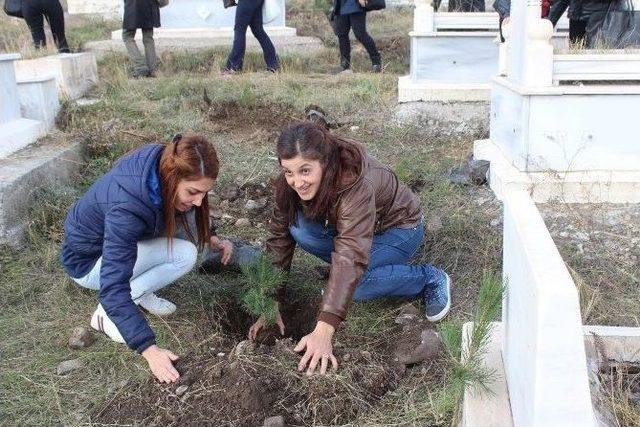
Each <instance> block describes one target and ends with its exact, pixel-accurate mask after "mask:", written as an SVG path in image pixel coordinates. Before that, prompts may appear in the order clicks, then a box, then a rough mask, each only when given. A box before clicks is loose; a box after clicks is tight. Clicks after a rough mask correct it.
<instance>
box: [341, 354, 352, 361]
mask: <svg viewBox="0 0 640 427" xmlns="http://www.w3.org/2000/svg"><path fill="white" fill-rule="evenodd" d="M349 360H351V354H349V353H345V355H344V356H342V361H343V362H348V361H349Z"/></svg>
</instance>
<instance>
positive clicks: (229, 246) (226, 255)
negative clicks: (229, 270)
mask: <svg viewBox="0 0 640 427" xmlns="http://www.w3.org/2000/svg"><path fill="white" fill-rule="evenodd" d="M209 245H210V246H211V249H212V250H214V251H220V252H222V259H221V260H220V262H221V263H222V265H227V263H228V262H229V260H230V259H231V255H233V243H231V241H229V240H226V239H225V240H220V238H219V237H218V236H211V238H210V239H209Z"/></svg>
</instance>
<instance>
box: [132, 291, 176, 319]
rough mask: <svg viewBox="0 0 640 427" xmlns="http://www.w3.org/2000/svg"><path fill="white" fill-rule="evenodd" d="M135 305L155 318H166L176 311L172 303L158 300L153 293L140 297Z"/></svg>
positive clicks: (162, 299) (161, 299)
mask: <svg viewBox="0 0 640 427" xmlns="http://www.w3.org/2000/svg"><path fill="white" fill-rule="evenodd" d="M135 303H136V304H138V305H139V306H140V307H142V308H144V309H145V310H147V311H148V312H149V313H151V314H155V315H156V316H168V315H170V314H172V313H173V312H174V311H176V305H175V304H174V303H172V302H171V301H167V300H166V299H164V298H160V297H159V296H157V295H156V294H154V293H150V294H144V295H142V296H141V297H140V298H138V299H137V300H136V301H135Z"/></svg>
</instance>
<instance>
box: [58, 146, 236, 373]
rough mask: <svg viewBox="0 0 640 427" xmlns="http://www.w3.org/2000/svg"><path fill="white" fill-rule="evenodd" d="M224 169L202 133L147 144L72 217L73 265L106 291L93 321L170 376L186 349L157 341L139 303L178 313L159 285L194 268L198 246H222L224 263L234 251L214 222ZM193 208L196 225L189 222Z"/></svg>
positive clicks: (69, 246) (77, 274) (66, 254)
mask: <svg viewBox="0 0 640 427" xmlns="http://www.w3.org/2000/svg"><path fill="white" fill-rule="evenodd" d="M218 169H219V164H218V157H217V154H216V151H215V149H214V147H213V145H212V144H211V143H210V142H209V141H208V140H207V139H206V138H204V137H202V136H199V135H195V134H185V135H180V134H178V135H176V136H175V137H174V138H173V141H172V142H171V143H169V144H166V145H165V144H157V143H155V144H147V145H144V146H142V147H141V148H139V149H137V150H135V151H133V152H132V153H129V154H127V155H125V156H124V157H122V158H121V159H120V160H119V161H118V162H117V163H116V165H115V166H114V167H113V169H111V171H109V172H107V173H106V174H105V175H103V176H102V177H101V178H99V179H98V180H97V181H96V182H95V183H94V184H93V185H92V186H91V187H90V188H89V190H88V191H87V192H86V193H85V194H84V195H83V196H82V197H81V198H80V199H79V200H77V201H76V202H75V203H74V205H73V206H72V207H71V208H70V210H69V213H68V215H67V218H66V220H65V223H64V230H65V239H64V243H63V246H62V255H61V259H62V264H63V265H64V268H65V270H66V272H67V273H68V274H69V275H70V276H71V277H72V278H73V280H74V281H75V282H76V283H78V284H79V285H80V286H82V287H85V288H89V289H93V290H97V291H99V304H98V307H97V309H96V310H95V312H94V313H93V316H92V317H91V326H92V327H93V328H94V329H96V330H99V331H101V332H104V333H105V334H107V335H108V336H109V337H110V338H111V339H112V340H114V341H117V342H121V343H126V344H127V345H128V346H129V347H130V348H131V349H133V350H135V351H137V352H138V353H140V354H142V356H144V358H145V359H146V360H147V362H148V363H149V367H150V368H151V371H152V372H153V374H154V375H155V376H156V378H158V380H160V381H162V382H174V381H176V380H177V379H178V377H179V374H178V372H177V370H176V369H175V368H174V366H173V363H172V362H173V361H174V360H176V359H177V358H178V356H176V355H175V354H174V353H172V352H171V351H169V350H166V349H162V348H160V347H158V346H157V345H156V340H155V335H154V333H153V331H152V330H151V328H150V327H149V324H148V323H147V321H146V319H145V317H144V316H143V314H142V312H141V310H140V308H139V307H142V308H144V309H145V310H146V311H148V312H150V313H152V314H156V315H158V316H166V315H169V314H171V313H173V312H174V311H175V310H176V306H175V305H174V304H173V303H171V302H169V301H167V300H165V299H162V298H159V297H157V296H156V295H155V294H154V292H155V291H157V290H158V289H161V288H163V287H165V286H167V285H168V284H170V283H172V282H174V281H175V280H177V279H179V278H180V277H181V276H183V275H184V274H186V273H188V272H189V271H190V270H191V269H192V268H193V266H194V264H195V262H196V259H197V255H198V248H203V247H204V246H205V245H207V244H208V245H210V246H211V247H212V248H213V249H217V250H219V251H220V252H221V253H222V263H223V264H226V263H227V261H229V259H230V258H231V255H232V251H233V246H232V245H231V243H230V242H229V241H228V240H220V239H219V238H218V237H217V236H215V232H212V230H211V228H210V226H209V205H208V200H207V193H208V192H209V191H210V190H211V189H212V188H213V184H214V182H215V180H216V178H217V176H218ZM190 214H195V226H189V223H188V221H187V215H190ZM179 229H183V230H184V231H185V236H186V237H185V238H184V239H183V238H178V237H177V236H178V234H177V232H178V230H179ZM189 240H191V241H189ZM196 246H197V247H198V248H197V247H196Z"/></svg>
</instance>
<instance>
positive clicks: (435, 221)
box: [426, 216, 443, 234]
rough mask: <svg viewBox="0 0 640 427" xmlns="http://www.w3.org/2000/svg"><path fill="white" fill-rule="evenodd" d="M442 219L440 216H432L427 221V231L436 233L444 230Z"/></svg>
mask: <svg viewBox="0 0 640 427" xmlns="http://www.w3.org/2000/svg"><path fill="white" fill-rule="evenodd" d="M442 227H443V225H442V219H441V218H440V217H439V216H432V217H431V218H429V220H428V221H427V225H426V229H427V232H429V233H431V234H436V233H437V232H439V231H440V230H442Z"/></svg>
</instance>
